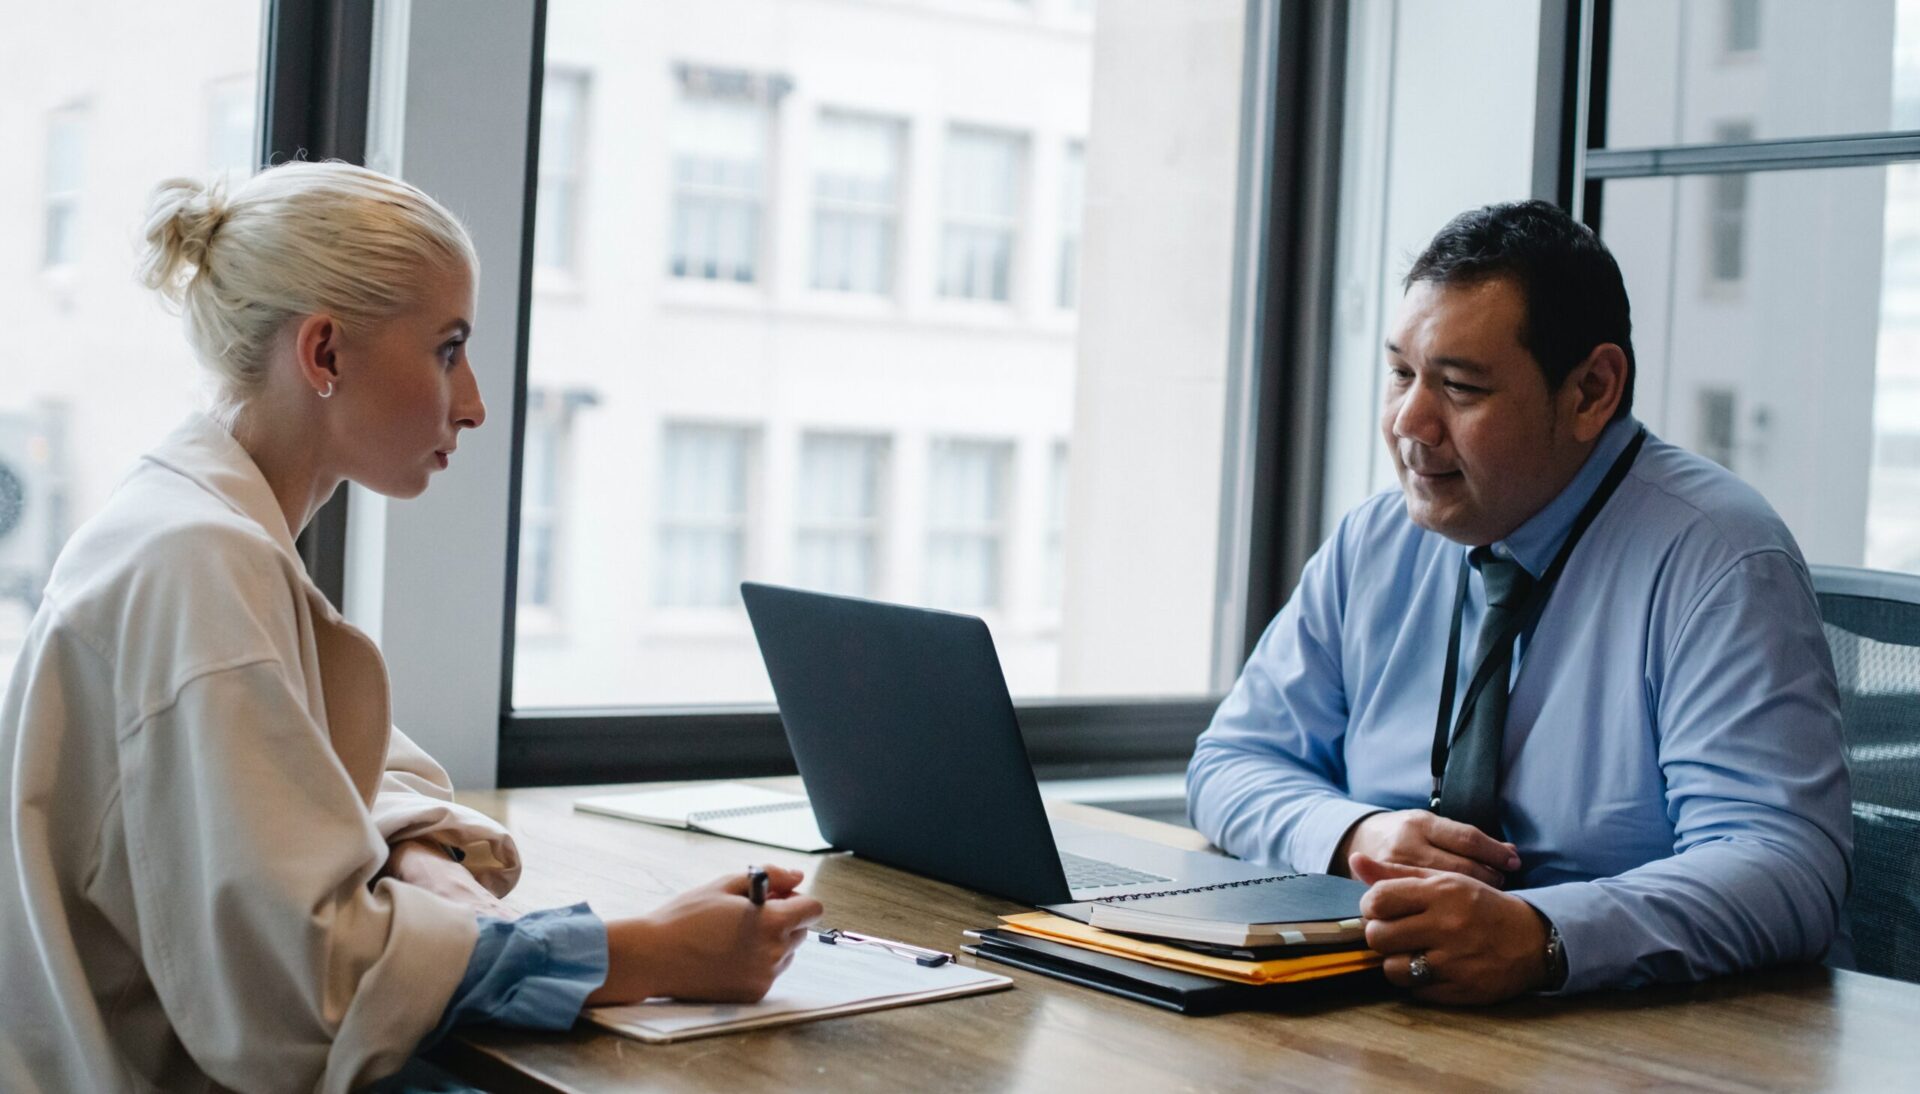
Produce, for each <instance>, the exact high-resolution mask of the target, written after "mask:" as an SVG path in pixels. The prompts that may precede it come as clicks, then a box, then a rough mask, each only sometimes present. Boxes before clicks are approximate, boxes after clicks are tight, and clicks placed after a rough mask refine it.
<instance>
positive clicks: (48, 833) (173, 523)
mask: <svg viewBox="0 0 1920 1094" xmlns="http://www.w3.org/2000/svg"><path fill="white" fill-rule="evenodd" d="M146 241H147V253H146V257H145V260H144V264H143V268H142V277H143V279H144V281H145V283H146V284H148V285H149V286H151V287H153V288H155V289H158V290H159V291H160V292H162V293H163V294H164V295H165V296H166V297H167V298H168V299H169V300H170V301H172V302H174V303H176V304H177V305H178V306H179V307H180V308H181V310H182V311H183V312H184V315H185V322H186V329H187V335H188V339H189V341H190V342H191V343H192V345H193V349H194V351H195V355H196V356H197V357H198V358H199V360H200V361H201V363H202V364H203V365H205V366H206V367H207V368H208V369H209V370H210V372H211V373H212V374H213V379H214V381H215V388H216V398H215V402H214V409H213V410H212V412H210V413H209V414H204V415H195V416H193V417H192V418H191V419H189V420H188V421H187V422H186V423H184V424H182V425H181V426H180V427H179V428H178V429H177V430H176V431H175V432H174V433H173V434H172V436H171V437H169V438H168V439H167V440H166V441H164V442H163V443H162V444H161V445H160V446H159V447H158V448H156V449H155V450H154V451H152V452H151V453H149V454H148V455H147V456H146V457H145V458H144V459H143V460H142V461H141V462H140V464H139V465H138V466H137V467H136V468H135V470H134V471H133V473H132V474H131V475H130V476H129V477H128V478H127V480H126V481H125V482H124V483H123V484H122V485H121V487H120V488H119V490H118V491H117V492H116V493H115V494H114V495H113V497H112V498H111V499H110V500H109V501H108V502H107V504H106V506H105V508H104V509H103V510H102V511H101V512H100V513H99V514H98V515H96V516H95V517H94V518H93V519H92V520H90V521H88V522H87V523H86V524H85V525H84V526H82V527H81V528H80V530H79V531H78V532H76V533H75V534H74V536H73V538H72V540H71V541H70V542H69V543H68V545H67V547H66V549H65V550H64V551H62V553H61V556H60V559H59V561H58V563H57V564H56V565H55V567H54V570H53V574H52V576H51V578H50V579H49V581H48V584H47V590H46V596H45V599H44V601H43V603H42V605H41V608H40V610H39V613H38V614H37V615H36V616H35V618H34V621H33V625H32V627H31V629H30V631H29V634H28V637H27V641H26V645H25V647H24V649H23V651H22V653H21V656H20V659H19V661H18V663H17V664H16V667H15V670H14V674H13V677H12V680H11V682H10V683H9V685H8V687H7V691H6V696H5V700H4V703H0V848H4V849H3V850H0V876H4V877H5V878H7V879H8V880H9V881H10V882H11V883H10V884H0V940H3V941H4V945H0V1089H4V1090H8V1091H27V1090H60V1091H67V1090H88V1091H107V1090H145V1089H151V1088H153V1087H160V1088H165V1089H180V1088H205V1087H208V1086H219V1087H227V1088H233V1089H238V1090H248V1091H267V1090H311V1089H315V1088H319V1089H324V1090H344V1089H347V1088H349V1087H352V1086H357V1085H360V1084H363V1083H366V1082H368V1081H370V1080H373V1079H377V1078H379V1077H381V1076H384V1075H387V1074H389V1073H391V1072H393V1071H395V1069H397V1068H399V1067H400V1066H401V1065H402V1064H403V1063H404V1062H405V1061H406V1060H407V1059H408V1057H409V1056H411V1055H412V1054H413V1053H414V1051H415V1050H416V1049H417V1048H419V1047H421V1045H422V1044H423V1042H425V1041H427V1040H430V1039H431V1038H433V1037H436V1036H438V1035H439V1034H440V1033H442V1032H444V1031H445V1030H446V1029H447V1028H449V1027H450V1026H452V1025H454V1024H457V1023H459V1022H462V1021H472V1020H493V1021H500V1022H506V1023H510V1024H519V1025H527V1026H535V1027H542V1028H564V1027H565V1026H567V1025H569V1024H570V1023H571V1022H572V1021H573V1019H574V1017H575V1016H576V1014H577V1013H578V1011H579V1009H580V1006H581V1005H582V1003H583V1002H585V1003H603V1002H622V1001H631V1000H636V999H641V998H647V997H651V996H657V995H675V996H681V997H687V998H704V999H715V1000H752V999H757V998H759V997H760V996H761V995H763V994H764V993H765V992H766V990H767V988H768V986H769V985H770V984H771V983H772V981H773V978H774V977H775V976H776V975H778V973H779V971H780V970H781V969H782V968H784V967H785V964H786V962H787V961H789V960H790V959H791V952H792V949H793V947H794V945H795V944H796V942H797V941H798V940H799V939H800V938H802V937H804V932H805V928H806V926H807V925H808V924H810V923H811V922H812V921H813V920H815V919H816V918H817V917H818V915H819V912H820V906H819V904H818V903H816V902H815V901H813V900H812V899H810V898H807V897H804V896H799V895H796V894H795V893H794V892H793V889H794V886H795V885H797V884H798V883H799V881H800V875H799V874H798V873H797V872H793V871H784V870H775V871H772V873H773V879H772V880H773V886H772V888H773V898H772V899H770V900H769V901H768V902H767V904H766V905H765V907H763V908H756V907H755V906H754V905H753V904H751V903H750V902H749V901H748V900H747V899H746V897H745V896H744V895H743V888H742V882H743V880H744V878H743V876H741V875H736V876H734V877H732V878H729V879H727V880H725V881H722V882H716V883H714V884H712V885H709V886H706V887H704V888H701V889H697V890H694V891H692V892H689V893H686V894H683V895H682V896H680V897H678V898H677V899H675V900H673V901H671V902H669V903H668V904H666V905H665V906H663V907H661V908H660V909H658V910H657V911H656V912H654V913H653V914H651V915H649V916H645V917H642V918H638V919H629V920H617V921H614V922H611V923H605V924H603V923H602V922H601V921H600V920H599V919H598V918H596V917H595V916H593V914H592V913H591V912H590V911H588V910H587V909H586V907H585V905H580V906H577V907H575V908H569V909H556V910H553V911H549V912H540V913H535V914H533V915H529V916H527V917H525V918H523V919H518V920H514V919H512V918H511V917H510V914H509V913H507V912H505V911H504V909H503V908H502V907H501V906H500V905H499V904H498V902H497V901H498V898H499V897H500V896H502V895H504V894H505V893H506V892H507V891H508V890H510V889H511V888H512V887H513V884H514V881H515V879H516V878H517V876H518V874H519V869H520V865H519V860H518V856H517V854H516V852H515V850H514V845H513V840H512V838H511V837H510V836H509V835H508V834H507V833H506V832H505V831H504V830H503V829H501V828H500V827H499V826H497V825H495V824H494V823H493V822H492V821H490V820H488V819H487V818H486V817H484V816H482V815H480V814H479V813H476V812H474V811H472V810H470V809H466V808H464V807H462V806H459V805H456V804H454V803H453V800H452V793H451V790H450V788H449V786H448V782H447V777H446V774H445V772H444V771H442V770H441V768H440V767H439V766H438V765H437V764H435V763H434V762H433V760H432V759H431V758H429V757H428V756H426V755H425V754H424V753H422V752H421V751H420V750H419V749H418V748H417V747H415V746H414V745H413V743H412V742H410V741H409V740H407V738H406V737H405V736H403V735H402V734H401V733H400V732H399V731H398V730H395V729H393V728H392V727H391V726H390V725H389V723H388V721H387V714H388V706H387V686H386V673H385V669H384V667H383V665H382V662H381V659H380V655H379V652H378V651H377V650H376V649H375V647H374V645H373V643H372V642H371V641H370V640H369V639H367V638H366V637H365V636H364V635H362V634H361V633H360V632H359V631H357V630H355V629H354V628H352V627H351V626H349V625H347V624H346V623H345V622H344V621H343V620H341V618H340V617H339V615H338V614H337V613H336V612H335V611H334V610H333V608H332V607H331V606H330V605H329V604H328V603H327V601H326V599H325V598H324V597H323V596H322V595H321V594H320V593H319V591H318V590H316V589H315V588H314V586H313V585H312V584H311V583H310V582H309V581H308V579H307V577H306V574H305V571H304V569H303V568H302V566H301V564H300V561H299V559H298V557H297V556H296V555H295V553H294V537H295V536H296V535H297V534H298V533H299V531H300V529H301V528H302V527H304V526H305V525H306V523H307V521H308V519H310V518H311V517H312V515H313V513H314V511H315V510H316V509H318V508H319V506H320V504H321V503H322V502H323V501H325V500H326V499H327V498H328V497H329V496H330V495H332V493H333V492H334V490H335V488H336V487H338V486H339V484H340V482H341V481H342V480H352V481H354V482H357V483H359V484H361V485H362V486H364V487H367V488H368V489H371V490H376V491H379V492H380V493H382V494H386V495H388V496H390V497H400V498H406V497H413V496H415V495H417V494H419V493H420V492H421V491H422V490H424V489H426V486H427V481H428V479H429V478H430V477H431V476H432V475H433V473H434V472H435V471H436V470H439V469H442V468H445V467H446V466H447V463H448V460H449V459H450V458H452V457H453V455H454V453H455V449H456V447H457V446H458V443H459V437H460V434H461V433H462V432H463V431H464V430H468V429H476V428H478V427H479V426H480V424H481V423H482V422H483V421H485V419H486V409H485V407H484V406H482V404H481V400H480V394H479V390H478V386H477V384H476V382H475V380H474V374H473V371H472V368H471V367H470V365H469V363H468V360H467V355H466V340H467V335H468V332H469V331H470V330H471V328H472V325H473V311H474V276H475V271H476V267H477V263H476V260H475V256H474V251H473V245H472V243H471V241H470V240H469V239H468V237H467V234H466V231H465V229H463V228H462V227H461V226H460V224H459V223H458V222H457V221H456V220H454V218H453V217H452V216H451V214H449V213H448V212H447V211H446V210H445V209H443V208H441V207H440V206H439V205H438V204H437V203H436V202H434V201H433V200H432V199H431V198H429V197H427V196H426V195H424V194H422V193H420V192H419V191H418V190H415V189H414V188H413V187H411V186H408V185H407V184H406V183H404V182H400V181H398V180H395V179H391V178H387V177H385V176H382V175H379V174H377V173H375V172H372V171H368V170H364V169H361V168H357V167H352V166H349V165H346V164H339V163H290V164H286V165H284V166H280V167H275V168H272V169H270V170H267V171H264V172H262V173H261V174H259V175H257V176H255V177H254V178H253V179H251V180H249V181H248V182H246V183H244V184H242V185H241V186H240V187H239V188H238V189H237V190H236V191H235V192H234V193H233V194H232V195H231V196H230V197H229V196H227V195H225V194H223V193H222V192H221V191H219V190H217V189H214V190H209V189H205V188H203V187H201V186H200V185H198V184H197V183H194V182H191V181H186V180H174V181H170V182H167V183H164V184H162V185H161V187H160V188H159V190H158V191H157V192H156V194H155V198H154V202H153V207H152V210H151V212H150V216H149V220H148V222H147V226H146ZM449 549H454V550H457V549H458V545H449Z"/></svg>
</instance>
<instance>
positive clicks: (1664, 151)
mask: <svg viewBox="0 0 1920 1094" xmlns="http://www.w3.org/2000/svg"><path fill="white" fill-rule="evenodd" d="M1915 160H1920V132H1905V133H1882V134H1867V135H1859V136H1853V135H1850V136H1841V137H1806V138H1799V139H1792V140H1768V141H1739V142H1730V143H1725V144H1688V145H1671V146H1664V147H1656V148H1596V149H1593V150H1591V151H1589V152H1588V153H1587V154H1586V178H1587V179H1589V180H1616V179H1633V178H1661V177H1672V176H1676V175H1724V174H1748V173H1752V172H1758V171H1806V170H1813V169H1817V168H1833V167H1875V166H1884V165H1886V164H1892V163H1909V162H1913V161H1915Z"/></svg>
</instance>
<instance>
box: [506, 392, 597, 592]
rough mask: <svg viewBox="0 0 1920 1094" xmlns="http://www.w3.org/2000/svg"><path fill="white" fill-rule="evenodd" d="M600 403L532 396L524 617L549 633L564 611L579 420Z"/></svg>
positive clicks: (524, 459)
mask: <svg viewBox="0 0 1920 1094" xmlns="http://www.w3.org/2000/svg"><path fill="white" fill-rule="evenodd" d="M598 401H599V400H598V398H597V397H596V396H595V395H594V394H593V393H592V392H590V391H585V390H572V391H547V390H544V389H541V388H533V389H530V390H529V391H528V392H527V423H526V433H525V436H524V441H523V447H522V450H521V454H520V460H521V463H520V467H521V475H520V580H519V582H518V586H517V593H516V595H517V596H518V597H519V603H520V609H521V611H522V612H531V613H536V616H537V617H538V622H540V623H542V624H544V625H546V626H547V627H548V628H549V629H551V628H552V627H555V626H557V625H558V623H559V615H560V611H561V604H560V601H561V595H560V586H561V574H562V566H561V562H560V559H561V556H562V553H563V551H564V549H565V537H564V534H563V533H564V528H565V524H564V522H565V517H566V512H567V504H566V503H567V498H566V488H567V485H568V484H569V483H571V482H572V481H573V475H572V470H571V467H570V466H569V464H570V462H571V458H572V449H573V429H574V416H575V414H576V412H577V411H578V410H579V409H580V408H582V407H590V406H593V405H594V404H595V403H597V402H598Z"/></svg>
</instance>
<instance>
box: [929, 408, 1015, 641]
mask: <svg viewBox="0 0 1920 1094" xmlns="http://www.w3.org/2000/svg"><path fill="white" fill-rule="evenodd" d="M930 457H931V459H930V466H929V470H930V475H929V482H928V490H927V571H926V574H927V577H926V582H927V584H926V599H927V602H928V603H930V604H934V605H938V606H940V607H943V608H956V609H962V610H969V611H977V610H981V609H988V608H995V607H998V606H999V605H1000V599H1001V597H1000V594H1001V569H1002V561H1003V545H1004V544H1005V542H1006V531H1007V529H1006V523H1007V508H1008V507H1007V499H1008V496H1009V495H1010V494H1011V493H1012V491H1011V489H1010V485H1011V484H1010V483H1009V482H1008V478H1009V470H1010V469H1011V467H1012V465H1013V445H1011V444H1008V443H1005V442H997V441H958V440H941V441H935V442H934V444H933V450H932V452H931V453H930Z"/></svg>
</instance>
